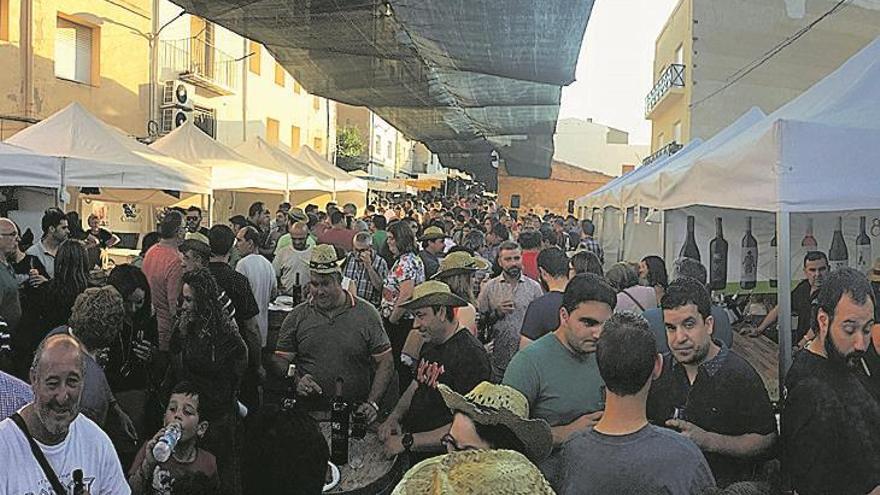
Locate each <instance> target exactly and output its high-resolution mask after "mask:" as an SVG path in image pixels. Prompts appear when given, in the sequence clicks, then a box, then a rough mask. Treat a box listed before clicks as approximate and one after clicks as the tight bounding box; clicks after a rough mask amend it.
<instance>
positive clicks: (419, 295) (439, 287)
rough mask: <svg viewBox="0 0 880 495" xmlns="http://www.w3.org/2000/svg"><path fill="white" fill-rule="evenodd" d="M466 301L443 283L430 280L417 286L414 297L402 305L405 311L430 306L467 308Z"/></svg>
mask: <svg viewBox="0 0 880 495" xmlns="http://www.w3.org/2000/svg"><path fill="white" fill-rule="evenodd" d="M467 305H468V303H467V301H465V300H464V299H462V298H460V297H458V296H456V295H455V294H453V293H452V290H450V289H449V286H448V285H446V284H444V283H443V282H438V281H436V280H429V281H427V282H423V283H421V284H419V285H417V286H416V288H415V289H414V290H413V294H412V297H411V298H410V299H409V300H408V301H406V302H405V303H403V304H401V305H400V306H401V307H403V308H405V309H419V308H426V307H428V306H453V307H459V306H467Z"/></svg>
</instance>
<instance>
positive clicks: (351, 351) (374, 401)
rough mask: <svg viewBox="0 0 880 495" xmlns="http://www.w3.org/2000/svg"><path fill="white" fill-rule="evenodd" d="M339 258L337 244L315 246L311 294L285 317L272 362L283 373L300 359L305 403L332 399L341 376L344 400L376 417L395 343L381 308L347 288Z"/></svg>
mask: <svg viewBox="0 0 880 495" xmlns="http://www.w3.org/2000/svg"><path fill="white" fill-rule="evenodd" d="M338 262H339V260H338V258H337V256H336V250H335V249H334V248H333V246H331V245H329V244H321V245H318V246H316V247H315V248H313V249H312V255H311V259H310V260H309V271H310V277H309V278H310V280H309V299H308V300H307V301H306V302H304V303H302V304H300V305H299V306H297V307H296V308H294V309H293V311H292V312H291V313H290V315H288V317H287V318H286V319H285V320H284V323H283V324H282V326H281V331H280V332H279V336H278V350H277V351H276V353H275V355H274V356H273V359H272V360H271V361H272V362H271V365H270V366H271V369H272V370H273V372H274V373H276V374H277V375H279V376H284V375H285V374H286V372H287V367H288V365H289V364H295V365H296V369H297V377H296V392H297V396H299V397H302V398H303V399H305V401H306V402H309V401H310V400H318V401H319V402H323V401H329V400H330V399H331V398H332V397H333V395H334V390H335V389H334V387H335V383H336V379H337V378H342V379H343V380H344V381H343V389H342V396H343V398H344V399H345V401H346V402H348V403H349V404H360V405H359V406H358V407H357V409H356V410H357V411H358V412H361V413H363V414H365V415H366V416H367V420H368V421H369V422H372V421H374V420H375V419H376V417H377V415H378V412H379V403H380V402H381V401H382V399H383V398H384V397H385V395H386V394H385V392H386V389H387V388H388V386H389V383H390V382H391V377H392V376H393V374H394V361H393V360H392V358H391V344H390V342H389V341H388V336H387V335H386V333H385V330H384V329H383V328H382V318H381V317H380V316H379V312H378V311H377V310H376V308H375V307H373V305H372V304H370V303H369V302H367V301H365V300H363V299H361V298H359V297H357V296H355V295H353V294H351V293H349V292H348V291H346V290H344V289H343V288H342V284H341V282H342V273H341V272H340V269H339V265H338ZM322 399H323V401H322ZM391 400H392V401H394V400H396V397H392V398H391ZM391 403H392V404H393V402H391Z"/></svg>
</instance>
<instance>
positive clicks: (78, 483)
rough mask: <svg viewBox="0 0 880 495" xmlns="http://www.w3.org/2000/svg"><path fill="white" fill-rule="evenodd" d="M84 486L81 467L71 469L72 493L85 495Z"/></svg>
mask: <svg viewBox="0 0 880 495" xmlns="http://www.w3.org/2000/svg"><path fill="white" fill-rule="evenodd" d="M85 494H86V486H85V484H84V483H83V472H82V469H74V470H73V495H85Z"/></svg>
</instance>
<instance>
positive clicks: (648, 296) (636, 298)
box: [605, 262, 657, 313]
mask: <svg viewBox="0 0 880 495" xmlns="http://www.w3.org/2000/svg"><path fill="white" fill-rule="evenodd" d="M605 279H606V280H608V283H609V284H611V286H612V287H614V289H615V290H616V291H617V305H616V306H615V307H614V312H615V313H620V312H623V311H635V312H638V313H642V312H644V311H645V310H646V309H653V308H656V307H657V295H656V294H655V293H654V289H652V288H651V287H645V286H643V285H639V276H638V275H637V274H636V270H635V268H633V267H631V266H630V265H629V264H627V263H623V262H620V263H615V264H614V265H612V266H611V268H609V269H608V271H607V272H605Z"/></svg>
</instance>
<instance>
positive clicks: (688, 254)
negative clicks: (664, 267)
mask: <svg viewBox="0 0 880 495" xmlns="http://www.w3.org/2000/svg"><path fill="white" fill-rule="evenodd" d="M679 256H680V257H682V258H691V259H694V260H697V261H700V249H699V248H698V247H697V239H696V237H695V236H694V217H693V215H688V217H687V237H686V238H685V240H684V246H682V247H681V253H679Z"/></svg>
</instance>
